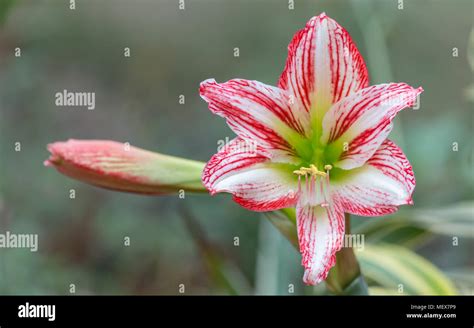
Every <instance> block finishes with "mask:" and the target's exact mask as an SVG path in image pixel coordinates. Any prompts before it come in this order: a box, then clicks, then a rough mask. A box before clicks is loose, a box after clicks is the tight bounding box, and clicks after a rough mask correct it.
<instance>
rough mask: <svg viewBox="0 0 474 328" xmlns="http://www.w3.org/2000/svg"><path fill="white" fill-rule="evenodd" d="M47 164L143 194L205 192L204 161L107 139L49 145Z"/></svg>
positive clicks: (110, 186)
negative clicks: (49, 154) (202, 174)
mask: <svg viewBox="0 0 474 328" xmlns="http://www.w3.org/2000/svg"><path fill="white" fill-rule="evenodd" d="M48 150H49V152H50V153H51V156H50V158H49V159H48V160H46V161H45V163H44V164H45V165H46V166H53V167H55V168H56V169H57V170H58V171H59V172H60V173H62V174H64V175H67V176H69V177H71V178H73V179H76V180H80V181H83V182H86V183H89V184H92V185H96V186H99V187H103V188H107V189H114V190H119V191H125V192H133V193H139V194H149V195H157V194H170V193H176V192H179V191H180V190H184V191H191V192H204V191H206V189H205V188H204V186H203V185H202V182H201V172H202V170H203V167H204V163H201V162H198V161H192V160H187V159H182V158H179V157H174V156H168V155H162V154H158V153H154V152H151V151H147V150H144V149H140V148H136V147H132V146H130V145H129V144H128V143H119V142H115V141H107V140H68V141H66V142H55V143H52V144H49V145H48Z"/></svg>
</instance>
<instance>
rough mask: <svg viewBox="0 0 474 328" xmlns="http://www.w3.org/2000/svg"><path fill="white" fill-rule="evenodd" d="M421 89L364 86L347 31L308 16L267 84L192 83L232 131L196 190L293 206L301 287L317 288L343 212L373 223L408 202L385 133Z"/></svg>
mask: <svg viewBox="0 0 474 328" xmlns="http://www.w3.org/2000/svg"><path fill="white" fill-rule="evenodd" d="M422 91H423V89H422V88H417V89H415V88H412V87H411V86H409V85H407V84H405V83H388V84H380V85H374V86H369V78H368V73H367V68H366V65H365V63H364V60H363V58H362V56H361V54H360V53H359V51H358V50H357V48H356V46H355V44H354V42H353V41H352V39H351V37H350V35H349V34H348V33H347V31H346V30H345V29H344V28H343V27H341V26H340V25H339V24H338V23H337V22H335V21H334V20H333V19H331V18H329V17H328V16H326V15H325V14H321V15H319V16H317V17H313V18H312V19H311V20H310V21H309V22H308V23H307V24H306V26H305V28H304V29H302V30H300V31H299V32H297V33H296V35H295V36H294V38H293V40H292V41H291V43H290V45H289V46H288V58H287V61H286V66H285V69H284V71H283V73H282V75H281V77H280V80H279V81H278V85H277V86H276V87H274V86H269V85H266V84H263V83H260V82H257V81H249V80H243V79H235V80H230V81H228V82H225V83H216V81H215V80H213V79H209V80H206V81H204V82H202V83H201V87H200V93H201V97H202V98H203V99H204V100H206V101H207V102H208V104H209V109H210V110H211V111H212V112H213V113H215V114H217V115H220V116H222V117H224V118H226V120H227V124H228V125H229V127H230V128H231V129H232V130H233V131H234V132H235V133H236V134H237V137H236V138H235V139H234V140H233V141H231V142H230V143H229V144H228V145H227V147H225V148H224V149H222V150H221V151H219V152H218V153H217V154H215V155H214V156H213V157H212V158H211V159H210V161H209V162H208V163H207V165H206V167H205V169H204V171H203V175H202V180H203V183H204V185H205V186H206V188H207V189H208V190H209V191H210V193H211V194H215V193H219V192H228V193H231V194H232V195H233V199H234V200H235V201H236V202H237V203H239V204H240V205H242V206H243V207H245V208H247V209H250V210H253V211H274V210H278V209H281V208H287V207H296V218H297V220H296V221H297V230H298V231H297V232H298V239H299V246H300V251H301V254H302V265H303V266H304V268H305V273H304V278H303V280H304V282H305V283H307V284H310V285H314V284H317V283H319V282H321V281H322V280H324V279H326V277H327V274H328V271H329V269H330V268H331V267H332V266H333V265H334V264H335V254H336V252H337V251H338V250H340V248H341V247H342V245H343V240H344V230H345V227H344V224H345V220H344V213H345V212H346V213H351V214H356V215H362V216H380V215H385V214H390V213H393V212H395V211H396V210H397V208H398V206H399V205H404V204H412V198H411V195H412V193H413V190H414V187H415V177H414V175H413V171H412V168H411V165H410V163H409V162H408V160H407V158H406V157H405V155H404V154H403V152H402V150H401V149H400V148H399V147H398V146H397V145H396V144H395V143H393V142H392V141H390V140H388V139H387V136H388V134H389V133H390V131H391V130H392V119H393V118H394V117H395V115H396V114H397V113H398V112H399V111H400V110H402V109H404V108H406V107H409V106H412V105H413V104H414V101H415V99H416V97H417V95H418V94H420V93H421V92H422Z"/></svg>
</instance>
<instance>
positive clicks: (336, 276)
mask: <svg viewBox="0 0 474 328" xmlns="http://www.w3.org/2000/svg"><path fill="white" fill-rule="evenodd" d="M345 219H346V223H345V227H346V228H345V234H350V233H351V232H350V230H351V226H350V225H351V221H350V215H349V214H346V218H345ZM361 277H362V275H361V272H360V267H359V262H357V258H356V256H355V254H354V249H353V248H352V247H343V248H342V249H341V250H340V251H339V252H337V253H336V265H335V266H334V267H333V268H332V269H331V271H329V274H328V277H327V279H326V284H327V286H328V289H329V290H330V291H331V292H333V293H335V294H340V295H348V294H349V293H350V294H351V295H353V293H357V294H367V285H366V284H365V282H364V279H363V278H361ZM364 286H365V287H364ZM364 289H365V290H364Z"/></svg>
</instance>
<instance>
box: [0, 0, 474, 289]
mask: <svg viewBox="0 0 474 328" xmlns="http://www.w3.org/2000/svg"><path fill="white" fill-rule="evenodd" d="M400 4H401V5H402V6H403V9H400ZM289 5H290V6H291V1H290V2H288V1H286V0H275V1H271V0H261V1H250V0H238V1H230V0H227V1H222V0H201V1H198V0H185V10H180V9H179V1H178V0H156V1H152V0H137V1H132V0H114V1H112V0H101V1H93V0H78V1H76V9H75V10H70V9H69V1H66V0H64V1H59V0H18V1H12V0H1V1H0V24H1V27H0V109H1V116H0V131H1V135H0V147H1V149H0V150H1V153H0V156H1V157H0V159H1V161H0V165H1V166H0V169H1V171H0V232H1V233H4V232H5V231H7V230H8V231H11V232H14V233H37V234H38V235H39V250H38V252H36V253H32V252H30V251H29V250H27V249H0V294H3V295H4V294H69V293H70V287H71V284H74V285H75V289H76V293H77V294H113V295H116V294H179V291H180V290H179V288H180V285H181V284H183V285H184V286H185V293H186V294H283V295H285V294H291V291H290V289H289V286H290V285H291V286H293V287H294V294H310V293H321V292H323V291H322V290H321V287H320V288H316V289H313V288H311V287H306V286H304V285H303V283H302V281H301V277H302V268H301V266H300V256H299V254H298V252H296V251H295V250H294V249H293V248H292V247H291V245H290V244H289V243H288V242H287V240H285V239H284V238H283V237H282V236H281V235H280V234H279V233H278V231H277V230H276V229H275V228H274V227H273V226H271V224H270V223H269V222H268V221H267V220H266V219H265V218H264V217H263V216H262V215H261V214H258V213H253V212H249V211H246V210H244V209H242V208H240V207H239V206H238V205H236V204H234V203H233V202H232V200H231V198H230V197H229V196H228V195H219V196H215V197H210V196H207V195H191V194H186V197H185V199H180V198H178V196H175V195H173V196H165V197H147V196H137V195H132V194H125V193H117V192H112V191H107V190H102V189H98V188H96V187H92V186H89V185H86V184H83V183H81V182H77V181H74V180H71V179H69V178H66V177H64V176H61V175H60V174H59V173H58V172H56V171H55V170H54V169H51V168H46V167H44V166H43V161H44V160H45V159H46V158H47V157H48V152H47V151H46V145H47V144H48V143H51V142H53V141H58V140H67V139H69V138H75V139H112V140H117V141H122V142H130V143H131V144H132V145H134V146H138V147H141V148H146V149H150V150H153V151H158V152H161V153H166V154H172V155H176V156H183V157H187V158H192V159H196V160H201V161H207V160H208V159H209V158H210V156H211V155H212V154H213V153H215V152H216V149H217V147H218V142H219V140H226V138H228V139H229V140H231V139H232V138H233V133H232V132H231V131H230V129H229V128H228V127H227V126H226V124H225V123H224V120H223V119H221V118H219V117H217V116H215V115H212V114H211V113H210V111H209V110H208V109H207V105H206V103H205V102H204V101H202V100H201V99H200V97H199V94H198V86H199V83H200V82H201V81H202V80H204V79H207V78H210V77H212V78H215V79H216V80H217V81H219V82H222V81H226V80H229V79H232V78H237V77H239V78H246V79H255V80H259V81H262V82H264V83H268V84H275V83H276V81H277V79H278V77H279V74H280V72H281V70H282V68H283V66H284V62H285V59H286V55H287V45H288V43H289V41H290V40H291V38H292V35H293V34H294V33H295V32H296V31H297V30H298V29H300V28H302V27H303V26H304V24H305V23H306V21H307V20H308V19H309V18H310V17H311V16H314V15H317V14H319V13H321V12H323V11H325V12H326V13H327V14H328V15H329V16H331V17H332V18H334V19H336V20H337V21H338V22H339V23H340V24H341V25H343V26H344V27H345V28H346V29H347V30H348V31H349V32H350V34H351V35H352V37H353V39H354V40H355V42H356V43H357V45H358V47H359V50H360V51H361V53H362V54H363V56H364V58H365V60H366V62H367V65H368V68H369V74H370V79H371V84H376V83H382V82H391V81H394V82H399V81H400V82H406V83H409V84H410V85H413V86H415V87H417V86H420V85H421V86H423V88H424V90H425V92H424V93H423V94H422V96H421V104H420V108H419V109H418V110H413V109H408V110H406V111H404V112H402V113H401V114H400V115H398V117H397V118H396V122H395V126H396V128H395V130H394V131H393V132H392V134H391V138H392V139H394V140H395V141H396V142H397V143H398V144H399V145H400V146H401V147H402V148H403V150H404V151H405V153H406V154H407V156H408V158H409V159H410V161H411V163H412V164H413V167H414V171H415V174H416V178H417V186H416V190H415V194H414V201H415V205H414V206H412V207H404V208H402V209H401V210H400V211H399V212H398V213H397V214H395V215H391V216H388V217H385V218H359V217H354V218H353V219H352V222H353V223H352V224H353V229H355V231H359V232H362V233H364V234H365V236H366V239H365V241H366V243H368V244H372V245H374V246H376V245H381V243H391V244H392V245H397V246H402V247H405V248H406V249H408V250H410V252H413V254H415V255H414V256H417V255H416V254H418V255H420V256H422V257H424V258H425V259H427V260H428V261H430V262H432V263H433V264H434V265H435V266H436V268H438V269H439V271H440V273H442V275H443V276H444V277H446V278H447V279H449V280H450V281H452V282H453V283H454V285H455V286H456V290H457V292H458V293H464V294H472V293H473V290H474V289H473V288H474V269H473V268H474V260H473V246H474V244H473V242H472V238H473V235H474V225H473V222H474V207H473V199H474V197H473V196H474V195H473V191H474V188H473V186H474V173H473V122H474V120H473V100H474V86H473V69H474V49H473V47H474V45H473V43H474V40H473V38H474V36H473V32H472V29H473V2H472V1H471V0H456V1H441V0H411V1H408V0H406V1H398V0H384V1H364V0H360V1H356V0H354V1H345V0H335V1H334V0H333V1H329V0H328V1H316V0H312V1H309V0H308V1H304V0H297V1H295V3H294V9H293V10H291V9H289ZM16 47H19V48H21V57H15V55H14V54H15V48H16ZM125 47H129V48H130V49H131V57H129V58H126V57H124V48H125ZM235 48H238V49H239V56H238V57H235V56H234V51H235ZM64 89H67V90H69V91H92V92H95V93H96V108H95V110H92V111H88V110H87V109H85V108H69V107H56V106H55V104H54V100H55V97H54V95H55V93H56V92H61V91H62V90H64ZM180 95H184V96H185V104H180V103H179V102H178V100H179V96H180ZM17 142H20V143H21V151H15V143H17ZM453 143H457V144H456V145H457V151H454V150H453V147H454V148H456V147H455V146H454V144H453ZM71 189H74V190H75V191H76V198H75V199H70V198H69V195H70V194H69V191H70V190H71ZM358 229H359V230H358ZM125 237H130V241H131V245H130V246H128V247H127V246H124V238H125ZM235 237H238V238H239V245H238V246H235V244H234V241H235ZM455 240H456V241H457V243H456V242H455ZM417 258H418V257H417ZM361 261H362V262H363V263H362V264H363V272H364V273H367V277H366V278H367V280H368V282H369V283H370V285H371V287H373V288H372V291H373V293H394V294H396V293H404V294H410V293H423V291H421V292H420V291H418V290H417V287H418V285H417V284H416V283H414V285H413V286H411V287H410V288H412V290H406V289H405V290H403V291H400V290H399V289H398V287H399V284H398V281H397V279H392V280H390V279H388V280H387V279H385V278H386V276H383V275H380V273H379V276H377V274H378V272H377V270H374V269H373V266H374V263H372V266H371V264H370V263H369V264H367V263H365V262H364V261H363V260H361ZM369 262H370V259H369ZM399 262H400V263H398V264H399V265H401V267H403V265H404V264H403V263H404V262H403V260H401V261H399ZM364 263H365V264H364ZM375 265H376V263H375ZM384 277H385V278H384ZM405 278H406V279H408V281H407V284H410V280H409V279H410V278H409V277H405ZM384 279H385V280H384ZM181 287H182V286H181ZM425 292H426V291H425ZM428 293H429V292H428Z"/></svg>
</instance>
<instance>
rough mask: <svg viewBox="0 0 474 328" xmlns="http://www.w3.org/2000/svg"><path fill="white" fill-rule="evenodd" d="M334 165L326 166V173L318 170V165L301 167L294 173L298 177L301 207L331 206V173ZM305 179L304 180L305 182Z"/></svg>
mask: <svg viewBox="0 0 474 328" xmlns="http://www.w3.org/2000/svg"><path fill="white" fill-rule="evenodd" d="M331 169H332V165H329V164H326V165H324V171H320V170H318V168H317V167H316V165H314V164H310V165H309V167H300V168H299V170H295V171H293V173H294V174H296V175H297V176H298V194H299V195H300V196H299V202H300V205H301V206H306V205H310V206H321V207H328V206H329V205H330V204H329V202H330V200H331V197H330V190H329V186H330V185H329V171H330V170H331ZM303 179H304V180H303Z"/></svg>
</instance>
